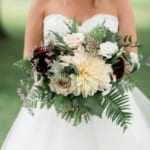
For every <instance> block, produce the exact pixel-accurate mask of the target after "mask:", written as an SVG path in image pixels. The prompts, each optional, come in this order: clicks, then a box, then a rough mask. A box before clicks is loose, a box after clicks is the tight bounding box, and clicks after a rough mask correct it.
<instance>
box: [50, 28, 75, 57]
mask: <svg viewBox="0 0 150 150" xmlns="http://www.w3.org/2000/svg"><path fill="white" fill-rule="evenodd" d="M51 32H52V33H53V34H54V36H55V37H56V40H57V42H58V43H57V44H58V47H59V48H60V49H61V50H63V51H64V54H65V55H67V54H68V55H72V56H73V55H74V53H73V51H72V49H71V48H70V47H69V46H68V45H67V44H66V43H65V42H64V40H63V37H62V36H60V35H59V34H58V33H57V32H54V31H51Z"/></svg>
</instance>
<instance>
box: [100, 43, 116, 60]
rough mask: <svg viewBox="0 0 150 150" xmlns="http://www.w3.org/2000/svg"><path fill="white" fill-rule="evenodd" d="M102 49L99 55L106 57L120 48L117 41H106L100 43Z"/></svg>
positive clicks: (109, 56)
mask: <svg viewBox="0 0 150 150" xmlns="http://www.w3.org/2000/svg"><path fill="white" fill-rule="evenodd" d="M99 47H100V49H99V51H98V54H99V55H102V56H104V57H106V58H108V59H109V58H111V57H112V56H113V55H114V54H115V53H116V52H117V50H118V46H117V43H113V42H105V43H101V44H100V46H99Z"/></svg>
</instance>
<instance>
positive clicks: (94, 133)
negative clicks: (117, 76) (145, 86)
mask: <svg viewBox="0 0 150 150" xmlns="http://www.w3.org/2000/svg"><path fill="white" fill-rule="evenodd" d="M129 95H130V106H131V111H132V113H133V118H132V121H131V122H132V124H131V125H130V126H129V128H128V129H127V131H126V132H125V133H123V131H122V129H121V128H120V127H119V126H116V124H115V123H112V122H111V120H109V119H107V118H106V117H105V115H104V116H103V118H102V119H100V118H98V117H97V116H94V117H92V118H91V120H90V122H89V123H88V124H87V123H85V122H82V123H81V124H80V125H79V126H76V127H75V126H72V124H71V123H68V122H66V121H64V120H63V119H61V118H60V117H58V115H57V113H56V111H55V109H54V107H52V108H51V109H49V110H47V109H46V108H44V109H39V108H37V109H36V110H35V115H34V116H31V115H30V114H29V113H28V111H27V110H26V109H25V108H21V110H20V112H19V114H18V116H17V118H16V120H15V121H14V124H13V125H12V127H11V129H10V131H9V133H8V135H7V137H6V139H5V141H4V143H3V146H2V148H1V150H150V102H149V100H148V98H146V97H145V96H144V95H143V93H142V92H141V91H140V90H139V89H137V88H135V89H134V90H133V91H132V93H130V94H129Z"/></svg>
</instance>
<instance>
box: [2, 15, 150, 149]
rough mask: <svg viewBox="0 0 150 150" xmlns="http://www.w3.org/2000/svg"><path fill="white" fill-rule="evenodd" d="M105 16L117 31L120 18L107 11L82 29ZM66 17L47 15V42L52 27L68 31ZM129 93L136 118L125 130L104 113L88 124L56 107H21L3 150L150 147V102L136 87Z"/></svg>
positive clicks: (82, 27) (96, 22)
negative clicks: (61, 113)
mask: <svg viewBox="0 0 150 150" xmlns="http://www.w3.org/2000/svg"><path fill="white" fill-rule="evenodd" d="M104 20H105V26H107V27H108V28H109V29H110V30H112V31H113V32H117V30H118V25H119V21H118V19H117V18H116V17H115V16H112V15H108V14H97V15H94V16H93V17H91V18H89V19H88V20H86V21H85V22H84V23H83V24H82V25H79V29H80V31H81V32H86V31H89V30H90V29H92V28H93V27H94V26H96V25H97V24H99V23H103V22H104ZM64 21H70V19H69V18H67V17H65V16H63V15H60V14H51V15H48V16H47V17H45V19H44V21H43V24H44V43H45V45H46V44H48V43H49V39H51V38H52V36H51V35H50V30H52V31H56V32H58V33H59V34H61V35H65V34H67V27H66V25H65V24H64ZM50 37H51V38H50ZM129 96H130V106H131V111H132V113H133V118H132V121H131V122H132V124H131V125H130V126H129V128H128V129H127V131H126V132H125V133H123V132H122V129H121V128H120V127H119V126H117V125H116V124H115V123H112V121H111V120H109V119H107V118H106V117H105V115H104V116H103V118H102V119H100V118H98V117H97V116H94V117H93V118H91V121H90V122H89V123H88V124H86V123H85V122H83V123H81V124H80V125H79V126H76V127H74V126H72V123H68V122H66V121H64V120H63V119H61V118H60V117H59V116H57V114H56V111H55V109H54V107H52V108H51V109H49V110H47V109H46V108H45V109H39V108H37V109H36V110H35V115H34V116H31V115H30V114H29V113H28V111H27V110H26V109H25V108H21V110H20V112H19V114H18V116H17V118H16V120H15V122H14V124H13V126H12V128H11V130H10V131H9V133H8V135H7V137H6V139H5V141H4V143H3V146H2V148H1V150H150V102H149V100H148V98H146V97H145V96H144V94H143V93H142V92H141V91H140V90H139V89H137V88H135V89H134V90H133V91H132V92H131V93H129Z"/></svg>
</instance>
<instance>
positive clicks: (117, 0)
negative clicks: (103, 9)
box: [110, 0, 131, 13]
mask: <svg viewBox="0 0 150 150" xmlns="http://www.w3.org/2000/svg"><path fill="white" fill-rule="evenodd" d="M110 1H111V3H112V4H113V5H114V7H115V9H116V10H117V11H118V13H121V12H125V11H126V10H128V11H129V10H131V6H130V3H129V0H110Z"/></svg>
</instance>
